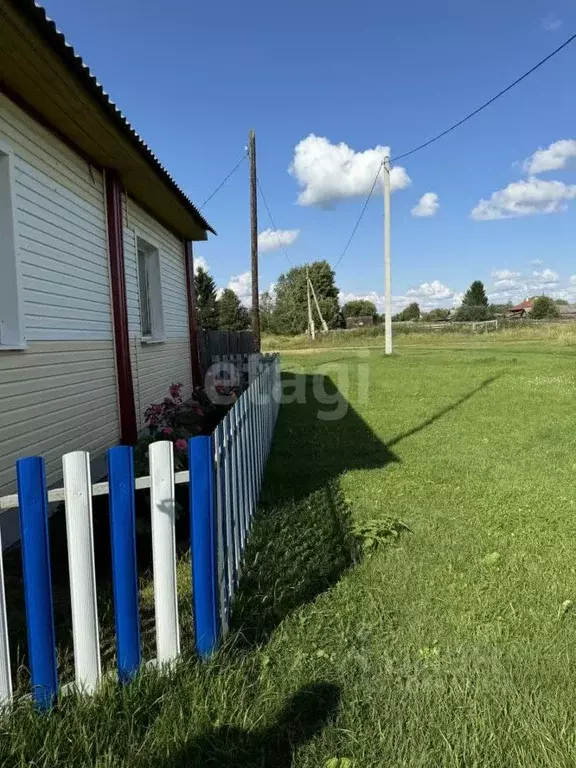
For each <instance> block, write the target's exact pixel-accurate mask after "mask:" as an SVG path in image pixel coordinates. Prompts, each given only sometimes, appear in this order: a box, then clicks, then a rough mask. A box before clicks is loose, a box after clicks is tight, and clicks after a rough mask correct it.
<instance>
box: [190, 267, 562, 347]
mask: <svg viewBox="0 0 576 768" xmlns="http://www.w3.org/2000/svg"><path fill="white" fill-rule="evenodd" d="M307 269H308V274H309V275H310V280H311V282H312V284H313V286H314V290H315V292H316V298H317V300H318V305H319V307H320V311H321V312H322V316H323V318H324V320H325V321H326V323H327V325H328V328H330V329H335V328H345V327H346V319H347V318H349V317H371V318H372V319H373V321H374V322H375V323H378V322H384V317H383V315H379V314H378V312H377V310H376V306H375V304H374V303H373V302H371V301H367V300H366V299H355V300H353V301H349V302H347V303H345V304H344V305H343V306H342V307H341V306H340V302H339V298H338V297H339V291H338V288H337V286H336V276H335V273H334V270H333V269H332V267H331V266H330V264H329V263H328V262H327V261H325V260H323V261H314V262H312V264H309V265H308V267H306V266H300V267H292V268H291V269H289V270H288V271H287V272H286V273H284V274H282V275H280V277H279V278H278V282H277V284H276V289H275V291H274V293H270V292H268V291H265V292H264V293H262V294H261V296H260V326H261V329H262V332H263V333H277V334H285V335H297V334H301V333H305V332H306V330H307V328H308V297H307V286H306V271H307ZM194 286H195V290H196V311H197V317H198V326H199V327H200V328H204V329H205V330H222V331H243V330H246V329H248V328H249V327H250V321H251V313H250V311H249V310H248V309H247V308H246V307H244V306H243V305H242V302H241V301H240V299H239V298H238V296H237V294H236V293H235V292H234V291H233V290H232V289H231V288H226V289H225V290H224V291H222V292H221V294H220V295H218V291H217V289H216V283H215V282H214V280H213V278H212V277H211V276H210V274H209V273H208V272H207V271H206V270H205V269H203V268H202V267H199V268H198V270H197V272H196V274H195V276H194ZM561 303H566V302H562V301H561V300H554V299H552V298H550V297H549V296H538V297H535V298H534V302H533V308H532V312H531V317H533V318H535V319H539V318H553V317H557V316H558V305H559V304H561ZM511 307H512V302H508V304H491V303H490V302H489V301H488V296H487V295H486V290H485V288H484V284H483V283H482V281H481V280H474V282H473V283H471V285H470V287H469V288H468V290H467V291H466V293H465V294H464V297H463V299H462V303H461V305H460V306H459V307H458V308H457V309H456V310H454V311H452V310H450V309H443V308H440V307H438V308H436V309H432V310H430V311H429V312H421V310H420V306H419V305H418V303H417V302H412V303H411V304H409V305H408V306H407V307H406V308H405V309H403V310H402V312H399V313H398V314H396V315H394V316H393V317H392V320H393V321H409V320H412V321H414V320H423V321H424V322H437V321H439V320H446V319H447V318H448V317H450V319H453V320H458V321H464V322H466V321H476V322H479V321H482V320H491V319H493V318H495V317H497V316H498V315H502V314H504V313H505V312H507V311H508V310H509V309H510V308H511ZM313 314H314V319H315V322H316V323H317V324H319V318H318V313H317V311H316V307H315V306H314V305H313Z"/></svg>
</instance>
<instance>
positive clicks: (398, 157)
mask: <svg viewBox="0 0 576 768" xmlns="http://www.w3.org/2000/svg"><path fill="white" fill-rule="evenodd" d="M574 40H576V34H574V35H572V36H571V37H569V38H568V39H567V40H565V41H564V42H563V43H562V45H559V46H558V47H557V48H555V49H554V50H553V51H552V52H551V53H549V54H548V55H547V56H545V57H544V58H543V59H541V60H540V61H539V62H538V63H537V64H535V65H534V66H533V67H531V68H530V69H529V70H527V71H526V72H524V74H522V75H520V77H518V78H516V80H514V82H512V83H510V85H508V86H506V88H503V89H502V90H501V91H499V92H498V93H497V94H496V95H495V96H492V98H491V99H488V101H485V102H484V104H481V105H480V106H479V107H478V108H477V109H475V110H474V111H473V112H470V113H469V114H467V115H466V116H465V117H463V118H462V119H461V120H458V122H456V123H454V124H453V125H451V126H450V127H449V128H446V129H445V130H444V131H441V132H440V133H438V134H436V136H433V137H432V138H431V139H428V141H425V142H423V143H422V144H419V145H418V146H416V147H413V148H412V149H410V150H408V151H407V152H402V154H400V155H396V156H395V157H393V158H391V160H390V162H391V163H394V162H398V160H403V159H404V158H405V157H409V156H410V155H413V154H415V153H416V152H419V151H420V150H421V149H424V148H425V147H429V146H430V145H431V144H434V142H436V141H438V140H439V139H441V138H443V137H444V136H446V135H448V134H449V133H452V131H454V130H456V128H459V127H460V126H461V125H464V123H466V122H468V120H470V119H471V118H473V117H475V116H476V115H477V114H479V113H480V112H482V110H484V109H486V107H489V106H490V105H491V104H493V103H494V102H495V101H497V100H498V99H499V98H501V97H502V96H504V94H506V93H508V91H511V90H512V88H514V87H515V86H517V85H518V84H519V83H521V82H522V80H525V79H526V78H527V77H529V76H530V75H531V74H532V73H533V72H535V71H536V70H537V69H539V68H540V67H541V66H542V65H543V64H546V62H547V61H550V59H551V58H553V57H554V56H556V55H557V54H558V53H560V51H562V50H563V49H564V48H566V47H567V46H568V45H570V43H572V42H573V41H574ZM383 164H384V163H383V161H382V163H380V165H379V167H378V173H377V174H376V177H375V179H374V181H373V183H372V186H371V188H370V191H369V193H368V196H367V198H366V200H365V202H364V205H363V206H362V210H361V211H360V215H359V216H358V219H357V221H356V223H355V225H354V228H353V229H352V233H351V234H350V237H349V238H348V242H347V243H346V245H345V246H344V249H343V251H342V253H341V254H340V256H339V257H338V260H337V261H336V262H335V264H334V266H333V269H336V267H337V266H338V264H340V262H341V261H342V259H343V258H344V256H345V255H346V253H347V251H348V249H349V248H350V245H351V243H352V240H353V239H354V236H355V235H356V232H357V231H358V227H359V226H360V222H361V221H362V219H363V218H364V214H365V212H366V208H367V207H368V203H369V202H370V199H371V197H372V194H373V192H374V189H375V187H376V182H377V181H378V176H379V175H380V171H381V170H382V166H383Z"/></svg>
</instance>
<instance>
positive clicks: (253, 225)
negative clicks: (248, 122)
mask: <svg viewBox="0 0 576 768" xmlns="http://www.w3.org/2000/svg"><path fill="white" fill-rule="evenodd" d="M248 155H249V158H250V256H251V265H252V335H253V336H254V343H255V345H256V351H257V352H260V294H259V288H258V190H257V182H256V134H255V133H254V131H250V133H249V134H248Z"/></svg>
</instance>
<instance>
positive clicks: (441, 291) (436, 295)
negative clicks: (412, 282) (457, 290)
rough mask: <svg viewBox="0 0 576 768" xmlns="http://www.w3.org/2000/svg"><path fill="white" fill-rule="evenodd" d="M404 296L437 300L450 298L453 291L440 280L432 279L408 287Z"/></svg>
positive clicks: (414, 298)
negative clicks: (413, 286)
mask: <svg viewBox="0 0 576 768" xmlns="http://www.w3.org/2000/svg"><path fill="white" fill-rule="evenodd" d="M406 296H407V297H409V298H412V299H413V300H418V299H422V300H424V301H439V300H442V299H451V298H452V297H453V296H454V291H451V290H450V288H448V286H447V285H444V284H443V283H441V282H440V280H433V281H432V282H431V283H420V285H419V286H418V287H417V288H410V289H409V290H408V291H407V292H406Z"/></svg>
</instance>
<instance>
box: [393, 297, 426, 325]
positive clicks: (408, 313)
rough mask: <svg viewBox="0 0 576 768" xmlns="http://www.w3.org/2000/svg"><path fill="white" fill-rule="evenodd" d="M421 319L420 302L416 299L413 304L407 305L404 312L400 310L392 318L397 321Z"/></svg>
mask: <svg viewBox="0 0 576 768" xmlns="http://www.w3.org/2000/svg"><path fill="white" fill-rule="evenodd" d="M419 319H420V307H419V306H418V303H417V302H416V301H413V302H412V304H408V306H407V307H405V308H404V309H403V310H402V312H398V314H397V315H394V317H393V318H392V320H394V321H395V322H396V321H398V320H400V321H402V320H419Z"/></svg>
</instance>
